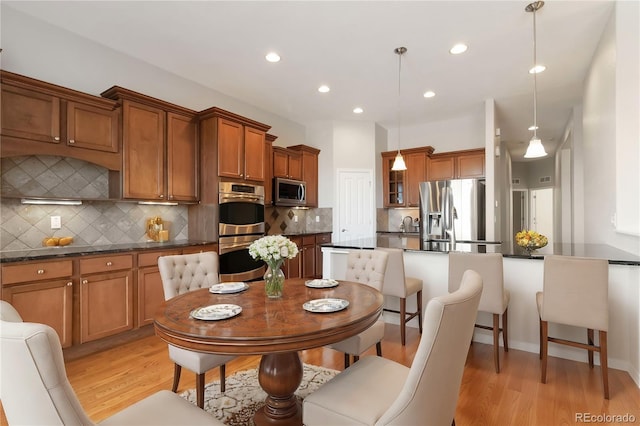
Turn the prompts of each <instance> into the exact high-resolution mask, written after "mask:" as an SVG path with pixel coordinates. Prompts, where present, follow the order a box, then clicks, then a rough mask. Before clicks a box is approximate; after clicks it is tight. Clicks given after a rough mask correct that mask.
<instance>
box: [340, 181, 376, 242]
mask: <svg viewBox="0 0 640 426" xmlns="http://www.w3.org/2000/svg"><path fill="white" fill-rule="evenodd" d="M337 173H338V178H337V179H336V183H337V185H338V187H337V188H336V194H337V197H336V201H337V205H336V206H335V208H336V209H337V219H338V220H337V221H336V222H337V223H336V224H335V225H334V230H333V237H334V239H335V240H336V241H350V240H356V239H359V238H371V237H374V236H375V232H376V231H375V225H374V218H375V206H374V202H373V200H374V197H373V172H372V171H371V170H368V169H350V170H347V169H338V171H337Z"/></svg>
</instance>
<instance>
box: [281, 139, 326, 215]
mask: <svg viewBox="0 0 640 426" xmlns="http://www.w3.org/2000/svg"><path fill="white" fill-rule="evenodd" d="M289 149H290V150H294V151H298V152H300V153H301V155H302V180H303V181H305V182H306V183H307V186H306V188H307V207H318V156H319V155H320V150H319V149H317V148H312V147H310V146H307V145H294V146H290V147H289ZM274 161H275V159H274Z"/></svg>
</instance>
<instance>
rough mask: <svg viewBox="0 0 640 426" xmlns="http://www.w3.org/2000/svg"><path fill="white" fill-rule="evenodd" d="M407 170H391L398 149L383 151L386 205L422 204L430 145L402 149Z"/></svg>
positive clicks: (430, 150)
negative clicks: (420, 186) (421, 184)
mask: <svg viewBox="0 0 640 426" xmlns="http://www.w3.org/2000/svg"><path fill="white" fill-rule="evenodd" d="M400 152H401V153H402V156H403V157H404V160H405V164H406V165H407V170H391V168H392V167H393V162H394V160H395V158H396V155H397V154H398V152H397V151H389V152H383V153H382V181H383V182H382V183H383V192H384V194H383V196H384V207H417V206H419V204H420V189H419V185H420V182H423V181H425V180H427V179H426V177H427V163H428V157H429V155H430V154H431V153H432V152H433V148H432V147H430V146H426V147H420V148H411V149H406V150H401V151H400Z"/></svg>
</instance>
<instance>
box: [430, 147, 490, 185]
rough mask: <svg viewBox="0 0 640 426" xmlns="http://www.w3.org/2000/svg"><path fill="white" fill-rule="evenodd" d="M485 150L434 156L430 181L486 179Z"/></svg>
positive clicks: (431, 162) (432, 156) (432, 157)
mask: <svg viewBox="0 0 640 426" xmlns="http://www.w3.org/2000/svg"><path fill="white" fill-rule="evenodd" d="M484 157H485V155H484V148H481V149H469V150H465V151H451V152H443V153H439V154H433V155H431V157H430V158H429V165H428V180H443V179H462V178H478V177H484Z"/></svg>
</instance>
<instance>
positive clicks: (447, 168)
mask: <svg viewBox="0 0 640 426" xmlns="http://www.w3.org/2000/svg"><path fill="white" fill-rule="evenodd" d="M427 174H428V176H429V179H428V180H443V179H454V178H455V157H443V158H431V159H430V160H429V170H428V173H427Z"/></svg>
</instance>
